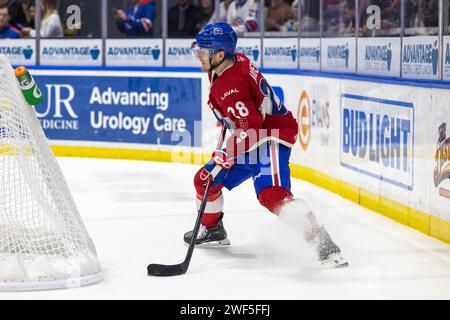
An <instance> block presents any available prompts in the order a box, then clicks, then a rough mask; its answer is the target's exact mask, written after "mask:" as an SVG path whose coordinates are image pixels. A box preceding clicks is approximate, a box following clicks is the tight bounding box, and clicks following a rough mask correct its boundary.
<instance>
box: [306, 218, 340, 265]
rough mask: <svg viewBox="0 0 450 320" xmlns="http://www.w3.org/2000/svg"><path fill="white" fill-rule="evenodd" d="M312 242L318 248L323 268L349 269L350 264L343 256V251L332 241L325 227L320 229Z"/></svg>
mask: <svg viewBox="0 0 450 320" xmlns="http://www.w3.org/2000/svg"><path fill="white" fill-rule="evenodd" d="M312 242H313V243H314V245H316V246H317V254H318V256H319V261H320V262H321V264H322V265H323V266H326V267H330V268H344V267H348V262H347V260H346V259H345V258H344V257H343V256H342V253H341V249H339V247H338V246H337V245H336V244H335V243H334V242H333V240H331V237H330V235H329V234H328V232H327V231H326V230H325V228H324V227H323V226H322V227H320V228H319V232H318V234H317V236H316V237H315V238H314V239H313V241H312Z"/></svg>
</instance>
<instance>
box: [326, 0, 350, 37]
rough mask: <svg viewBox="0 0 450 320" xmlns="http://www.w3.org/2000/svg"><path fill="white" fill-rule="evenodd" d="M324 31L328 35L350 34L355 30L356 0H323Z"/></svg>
mask: <svg viewBox="0 0 450 320" xmlns="http://www.w3.org/2000/svg"><path fill="white" fill-rule="evenodd" d="M323 5H324V10H323V16H324V31H325V32H326V33H327V35H328V36H348V35H351V34H352V33H353V32H354V30H355V1H354V0H323Z"/></svg>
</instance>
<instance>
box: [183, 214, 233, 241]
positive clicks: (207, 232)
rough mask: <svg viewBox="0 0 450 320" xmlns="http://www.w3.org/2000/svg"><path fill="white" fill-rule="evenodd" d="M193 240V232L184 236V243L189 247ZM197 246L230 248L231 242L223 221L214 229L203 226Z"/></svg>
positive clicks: (199, 232)
mask: <svg viewBox="0 0 450 320" xmlns="http://www.w3.org/2000/svg"><path fill="white" fill-rule="evenodd" d="M191 239H192V230H191V231H188V232H186V233H185V234H184V243H185V244H187V245H188V244H189V243H190V242H191ZM195 244H196V245H200V246H206V247H222V246H229V245H230V240H228V238H227V232H226V231H225V228H224V227H223V223H222V220H220V221H219V223H218V224H217V226H215V227H212V228H206V227H205V226H204V225H201V226H200V230H199V231H198V235H197V240H196V242H195Z"/></svg>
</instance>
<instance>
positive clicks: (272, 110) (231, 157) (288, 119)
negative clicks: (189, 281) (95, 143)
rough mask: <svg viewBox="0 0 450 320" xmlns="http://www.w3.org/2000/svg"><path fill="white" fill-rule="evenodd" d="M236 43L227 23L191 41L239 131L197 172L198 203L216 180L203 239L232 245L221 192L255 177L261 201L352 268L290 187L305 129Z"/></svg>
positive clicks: (323, 252) (224, 117)
mask: <svg viewBox="0 0 450 320" xmlns="http://www.w3.org/2000/svg"><path fill="white" fill-rule="evenodd" d="M236 43H237V36H236V33H235V32H234V31H233V29H232V27H231V26H230V25H229V24H226V23H215V24H209V25H207V26H206V27H204V28H203V29H202V30H201V31H200V32H199V34H198V35H197V36H196V38H195V41H194V42H193V43H192V49H193V54H194V55H195V56H196V57H197V59H198V60H199V61H200V62H201V68H202V70H203V71H208V76H209V79H210V88H209V90H210V91H209V102H208V105H209V107H210V108H211V110H212V112H213V113H214V115H215V116H216V118H217V119H218V120H219V121H221V122H222V123H224V124H225V125H226V126H227V128H228V129H229V130H230V131H231V132H232V134H231V136H230V137H229V138H228V139H227V141H226V147H225V148H224V149H223V150H215V151H214V152H213V154H212V158H211V160H210V161H209V162H208V163H207V164H205V165H204V166H203V167H202V168H201V169H200V170H199V171H198V172H197V174H196V175H195V177H194V185H195V189H196V192H197V205H198V206H199V205H200V202H201V201H200V200H201V199H202V196H203V194H204V192H205V186H206V182H207V181H208V179H213V180H212V182H213V185H212V188H211V189H210V192H209V195H208V202H207V204H206V208H205V213H204V215H203V218H202V225H201V227H200V231H199V233H198V235H197V240H196V244H212V243H214V244H215V245H229V244H230V241H229V240H228V238H227V233H226V231H225V228H224V226H223V221H222V218H223V215H224V214H223V212H222V209H223V203H224V198H223V194H222V191H221V189H222V188H223V187H225V188H227V189H228V190H231V189H233V188H234V187H236V186H238V185H240V184H241V183H242V182H244V181H245V180H247V179H249V178H253V183H254V187H255V192H256V195H257V198H258V200H259V202H260V203H261V205H262V206H264V207H265V208H267V209H268V210H269V211H271V212H272V213H274V214H276V215H278V216H279V218H280V219H281V221H282V222H284V223H286V224H287V225H288V226H289V227H290V228H292V229H294V230H295V231H296V232H301V234H302V235H303V236H304V238H305V240H306V241H307V242H308V243H309V244H310V245H312V246H313V247H314V248H315V249H316V250H317V253H318V257H319V260H320V261H321V262H322V263H323V264H331V265H332V266H335V267H342V266H347V265H348V263H347V261H346V260H345V259H344V258H343V257H342V255H341V251H340V249H339V247H338V246H337V245H336V244H335V243H334V242H333V241H332V240H331V238H330V236H329V234H328V233H327V231H326V230H325V229H324V227H323V226H320V225H319V224H318V223H317V221H316V218H315V215H314V213H313V212H312V211H311V210H310V209H309V208H308V206H307V205H306V203H305V202H304V201H303V200H300V199H294V198H293V195H292V193H291V191H290V188H291V182H290V170H289V157H290V153H291V148H292V146H293V144H294V143H295V140H296V136H297V132H298V124H297V121H296V120H295V118H294V117H293V116H292V113H291V112H290V111H288V110H287V109H286V107H285V106H284V105H283V103H282V102H281V101H280V100H279V98H278V97H277V95H276V94H275V93H274V91H273V90H272V88H271V87H270V85H269V84H268V83H267V80H266V79H265V78H264V77H263V76H262V74H261V73H260V72H259V70H258V68H257V67H256V66H255V65H254V64H253V63H252V62H251V61H250V60H249V58H248V57H247V56H245V55H244V54H241V53H235V48H236ZM192 233H193V232H192V231H189V232H187V233H186V234H185V235H184V241H185V242H186V243H190V240H191V239H192Z"/></svg>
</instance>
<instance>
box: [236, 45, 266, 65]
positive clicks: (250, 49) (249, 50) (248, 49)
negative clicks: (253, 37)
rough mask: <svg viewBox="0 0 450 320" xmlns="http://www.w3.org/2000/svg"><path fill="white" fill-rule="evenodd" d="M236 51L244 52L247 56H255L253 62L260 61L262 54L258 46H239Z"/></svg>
mask: <svg viewBox="0 0 450 320" xmlns="http://www.w3.org/2000/svg"><path fill="white" fill-rule="evenodd" d="M236 52H240V53H243V54H245V55H246V56H248V57H251V58H253V62H257V61H258V58H259V54H260V53H259V48H258V47H257V46H237V47H236Z"/></svg>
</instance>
